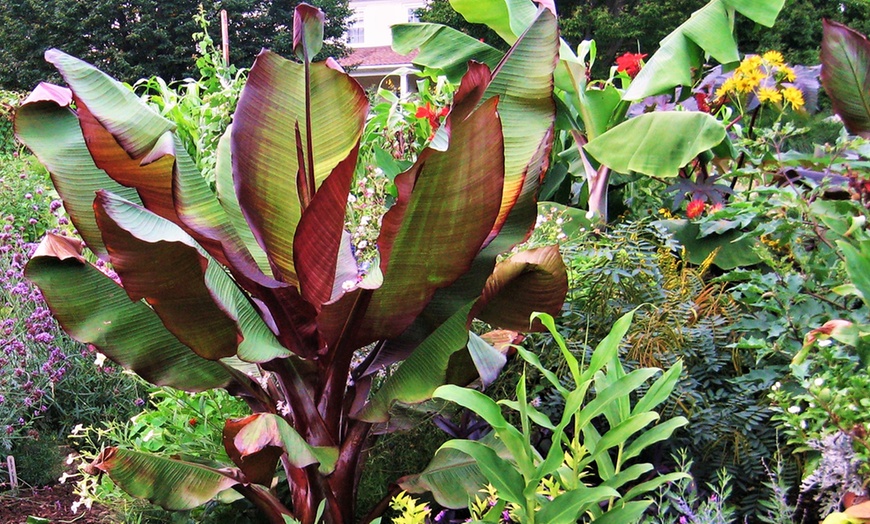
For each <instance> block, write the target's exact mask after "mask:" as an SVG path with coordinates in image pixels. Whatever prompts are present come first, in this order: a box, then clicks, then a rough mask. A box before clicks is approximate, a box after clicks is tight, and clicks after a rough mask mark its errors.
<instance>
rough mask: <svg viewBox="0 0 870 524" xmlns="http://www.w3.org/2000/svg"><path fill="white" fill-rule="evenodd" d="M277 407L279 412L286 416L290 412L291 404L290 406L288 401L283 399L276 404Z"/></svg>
mask: <svg viewBox="0 0 870 524" xmlns="http://www.w3.org/2000/svg"><path fill="white" fill-rule="evenodd" d="M275 409H277V410H278V413H280V414H281V415H283V416H285V417H286V416H287V415H289V414H290V406H288V405H287V403H286V402H284V401H283V400H279V401H278V403H277V404H275Z"/></svg>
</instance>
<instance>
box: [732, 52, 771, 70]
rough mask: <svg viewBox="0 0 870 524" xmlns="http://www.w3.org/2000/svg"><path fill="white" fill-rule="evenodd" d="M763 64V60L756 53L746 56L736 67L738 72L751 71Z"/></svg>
mask: <svg viewBox="0 0 870 524" xmlns="http://www.w3.org/2000/svg"><path fill="white" fill-rule="evenodd" d="M762 64H764V61H763V60H762V59H761V57H760V56H758V55H751V56H747V57H746V58H744V59H743V61H742V62H740V66H739V67H738V68H737V71H738V72H741V73H746V74H748V73H751V72H752V71H754V70H756V69H758V68H759V67H761V66H762Z"/></svg>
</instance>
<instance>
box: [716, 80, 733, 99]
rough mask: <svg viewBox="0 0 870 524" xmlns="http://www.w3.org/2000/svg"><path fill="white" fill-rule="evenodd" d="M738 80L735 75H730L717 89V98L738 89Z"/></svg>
mask: <svg viewBox="0 0 870 524" xmlns="http://www.w3.org/2000/svg"><path fill="white" fill-rule="evenodd" d="M736 88H737V85H736V82H735V80H734V77H733V76H729V77H728V78H727V79H726V80H725V82H723V83H722V85H721V86H720V87H719V89H717V90H716V99H717V100H718V99H721V98H723V97H725V96H727V95H728V93H729V92H730V91H736V90H737V89H736Z"/></svg>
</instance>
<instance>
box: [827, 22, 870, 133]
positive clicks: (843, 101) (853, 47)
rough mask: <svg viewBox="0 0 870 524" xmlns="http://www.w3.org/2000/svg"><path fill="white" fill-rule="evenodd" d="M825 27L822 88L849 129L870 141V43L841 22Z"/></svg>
mask: <svg viewBox="0 0 870 524" xmlns="http://www.w3.org/2000/svg"><path fill="white" fill-rule="evenodd" d="M822 26H823V30H824V33H823V37H822V85H823V86H825V91H826V92H827V93H828V96H830V97H831V105H832V106H833V109H834V112H835V113H836V114H837V115H839V117H840V118H841V119H843V124H844V125H845V126H846V129H848V130H849V132H850V133H854V134H856V135H860V136H863V137H864V138H870V41H868V40H867V37H866V36H865V35H862V34H861V33H859V32H857V31H855V30H854V29H850V28H849V27H846V26H845V25H843V24H841V23H839V22H834V21H832V20H823V21H822Z"/></svg>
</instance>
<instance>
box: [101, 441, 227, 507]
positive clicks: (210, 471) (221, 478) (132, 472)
mask: <svg viewBox="0 0 870 524" xmlns="http://www.w3.org/2000/svg"><path fill="white" fill-rule="evenodd" d="M91 467H93V468H96V469H98V470H100V471H105V472H106V473H108V474H109V477H111V479H112V480H113V481H114V482H115V484H117V485H118V486H120V487H121V489H123V490H124V491H126V492H127V493H129V494H130V495H133V496H134V497H138V498H142V499H147V500H149V501H151V502H153V503H154V504H157V505H159V506H161V507H163V508H165V509H168V510H187V509H193V508H195V507H197V506H201V505H202V504H205V503H206V502H208V501H209V500H211V499H213V498H214V497H215V495H217V494H218V493H220V492H221V491H225V490H227V489H229V488H231V487H233V486H235V485H236V484H238V483H239V479H238V478H237V477H236V476H234V475H232V472H224V471H219V470H217V469H215V468H211V467H208V466H203V465H200V464H195V463H192V462H185V461H181V460H173V459H167V458H163V457H158V456H155V455H151V454H148V453H140V452H138V451H130V450H125V449H120V448H106V449H105V450H103V451H102V452H101V453H100V455H99V456H98V457H97V458H96V460H94V462H93V463H92V464H91Z"/></svg>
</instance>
